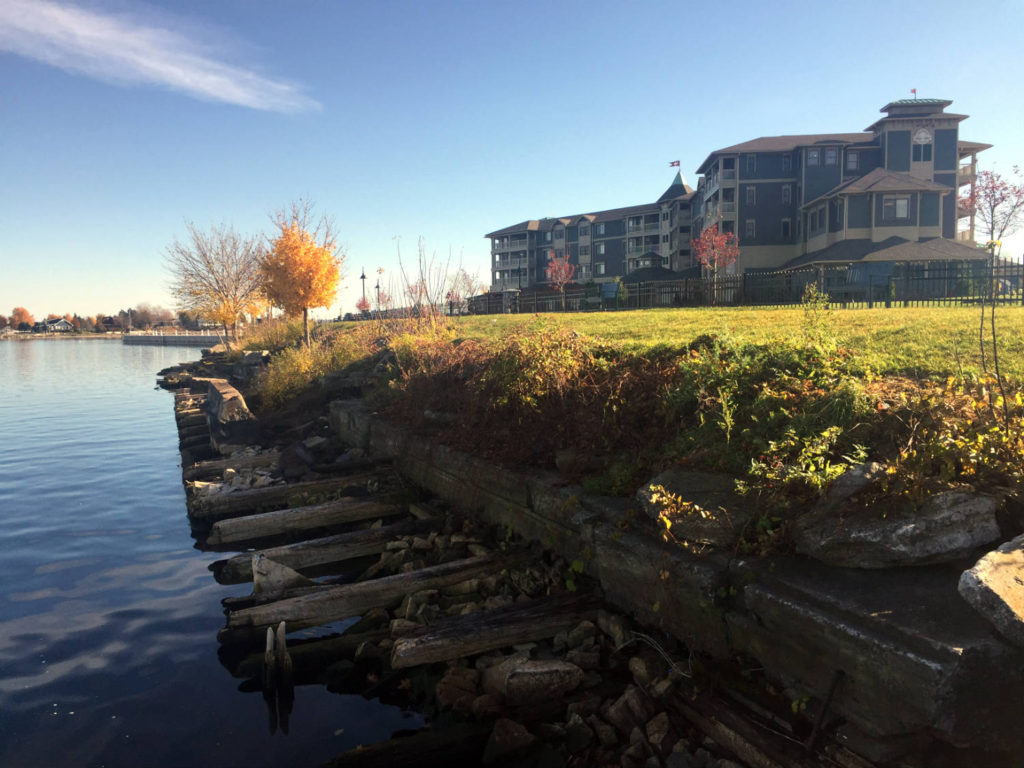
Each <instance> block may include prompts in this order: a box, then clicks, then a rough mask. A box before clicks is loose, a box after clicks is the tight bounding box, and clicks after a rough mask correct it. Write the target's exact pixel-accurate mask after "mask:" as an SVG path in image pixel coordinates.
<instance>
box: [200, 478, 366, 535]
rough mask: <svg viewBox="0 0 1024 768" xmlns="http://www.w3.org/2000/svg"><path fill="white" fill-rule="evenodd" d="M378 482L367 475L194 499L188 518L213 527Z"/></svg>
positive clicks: (275, 486) (273, 486)
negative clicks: (233, 518) (232, 519)
mask: <svg viewBox="0 0 1024 768" xmlns="http://www.w3.org/2000/svg"><path fill="white" fill-rule="evenodd" d="M378 479H380V473H379V472H366V473H361V474H358V473H357V474H353V475H346V476H343V477H330V478H326V479H322V480H308V481H306V482H301V483H285V484H282V485H270V486H267V487H265V488H249V489H247V490H242V491H235V492H233V493H218V494H215V495H213V496H194V497H192V498H191V499H190V501H189V511H188V514H189V518H190V519H191V520H192V521H193V522H195V523H206V524H209V525H212V524H213V523H215V522H217V521H218V520H227V519H229V518H232V517H241V516H242V515H246V514H250V513H253V512H258V511H262V510H274V509H281V508H282V507H287V506H288V505H289V504H290V503H291V502H293V501H294V500H296V499H299V498H302V497H310V496H321V495H324V494H337V493H343V492H345V491H351V490H352V489H365V487H366V484H367V483H368V482H370V481H373V480H378Z"/></svg>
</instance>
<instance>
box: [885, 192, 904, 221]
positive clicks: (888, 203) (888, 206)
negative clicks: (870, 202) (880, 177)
mask: <svg viewBox="0 0 1024 768" xmlns="http://www.w3.org/2000/svg"><path fill="white" fill-rule="evenodd" d="M909 220H910V198H909V197H908V196H905V195H904V196H897V195H885V196H884V197H883V198H882V221H909Z"/></svg>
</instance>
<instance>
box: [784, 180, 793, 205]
mask: <svg viewBox="0 0 1024 768" xmlns="http://www.w3.org/2000/svg"><path fill="white" fill-rule="evenodd" d="M792 202H793V188H792V187H791V186H790V185H789V184H783V185H782V204H783V205H789V204H790V203H792Z"/></svg>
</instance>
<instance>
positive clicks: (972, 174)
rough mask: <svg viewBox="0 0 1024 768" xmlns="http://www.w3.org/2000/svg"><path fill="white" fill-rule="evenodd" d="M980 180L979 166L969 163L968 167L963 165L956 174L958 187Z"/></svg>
mask: <svg viewBox="0 0 1024 768" xmlns="http://www.w3.org/2000/svg"><path fill="white" fill-rule="evenodd" d="M977 178H978V164H977V163H967V165H961V166H960V167H959V168H958V169H957V172H956V182H957V186H960V187H962V186H964V185H966V184H971V183H973V182H974V181H975V180H976V179H977Z"/></svg>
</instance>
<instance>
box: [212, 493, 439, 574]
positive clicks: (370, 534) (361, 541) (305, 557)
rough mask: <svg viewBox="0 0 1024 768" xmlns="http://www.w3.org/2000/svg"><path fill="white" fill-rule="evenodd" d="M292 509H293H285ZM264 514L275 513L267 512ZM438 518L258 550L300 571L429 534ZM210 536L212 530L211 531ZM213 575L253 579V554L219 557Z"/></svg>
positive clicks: (355, 556)
mask: <svg viewBox="0 0 1024 768" xmlns="http://www.w3.org/2000/svg"><path fill="white" fill-rule="evenodd" d="M288 511H289V512H294V511H295V510H288ZM267 514H277V513H274V512H270V513H267ZM247 519H249V518H244V517H240V518H235V519H234V520H225V521H223V523H217V524H216V525H214V527H213V528H214V531H216V530H217V529H218V526H221V525H223V524H226V523H231V522H237V521H244V520H247ZM442 523H443V521H442V520H441V519H440V518H435V519H433V520H406V521H403V522H400V523H395V524H393V525H386V526H382V527H380V528H370V529H369V530H365V531H353V532H352V533H339V534H335V535H334V536H324V537H323V538H319V539H311V540H309V541H301V542H297V543H295V544H286V545H284V546H280V547H269V548H267V549H263V550H261V552H262V554H264V555H265V556H266V557H268V558H270V559H271V560H273V561H275V562H278V563H281V564H282V565H287V566H288V567H290V568H295V569H297V570H302V569H303V568H312V567H313V566H317V565H327V564H330V563H340V562H343V561H345V560H353V559H355V558H357V557H364V556H366V555H375V554H378V553H380V552H383V551H384V549H385V548H386V547H387V545H388V544H389V543H390V542H392V541H394V540H395V539H396V538H399V537H401V536H416V535H418V534H421V533H428V532H430V531H432V530H434V529H436V528H438V527H440V526H441V525H442ZM210 535H211V536H212V535H213V532H211V534H210ZM210 570H211V571H213V576H214V578H215V579H217V581H218V582H220V583H221V584H243V583H245V582H247V581H252V557H251V555H250V554H249V553H247V554H244V555H237V556H235V557H231V558H228V559H226V560H218V561H217V562H215V563H213V564H211V565H210Z"/></svg>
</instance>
